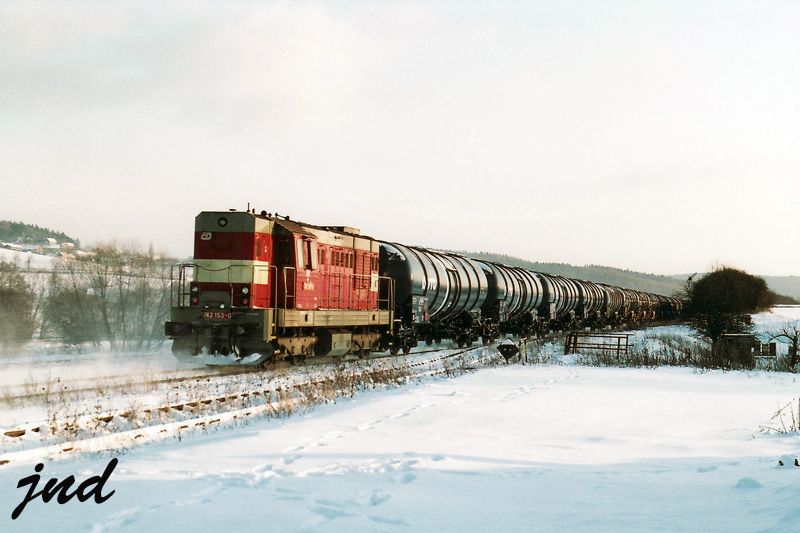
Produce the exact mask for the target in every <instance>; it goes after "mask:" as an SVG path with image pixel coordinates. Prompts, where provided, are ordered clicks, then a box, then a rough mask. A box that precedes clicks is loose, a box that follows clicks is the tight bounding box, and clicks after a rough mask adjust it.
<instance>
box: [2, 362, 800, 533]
mask: <svg viewBox="0 0 800 533" xmlns="http://www.w3.org/2000/svg"><path fill="white" fill-rule="evenodd" d="M798 394H800V385H798V384H797V383H796V380H795V376H794V375H790V374H778V373H765V372H755V373H741V372H705V373H703V372H698V371H695V370H691V369H683V368H669V369H667V368H664V369H656V370H653V369H614V368H588V367H574V366H553V365H535V366H520V365H512V366H508V367H505V366H503V367H498V368H488V369H482V370H479V371H476V372H474V373H471V374H467V375H464V376H461V377H459V378H455V379H439V380H434V381H429V382H425V383H422V384H419V385H413V386H406V387H403V388H399V389H394V390H389V391H375V392H364V393H361V394H359V395H357V396H356V397H355V398H354V399H350V400H340V401H338V402H337V403H336V404H329V405H323V406H318V407H316V408H314V409H312V410H311V411H309V412H307V413H306V414H303V415H296V416H294V417H290V418H287V419H283V420H277V421H276V420H252V421H249V423H248V424H247V425H239V426H238V427H227V428H220V429H219V430H213V431H212V430H209V431H210V434H209V433H201V432H199V433H195V434H188V435H183V437H182V440H180V441H178V440H171V441H167V442H162V443H158V444H151V445H147V446H143V447H137V448H133V449H131V450H130V451H128V452H127V453H124V454H122V455H117V456H118V457H119V459H120V463H119V466H118V467H117V470H116V471H115V472H114V474H113V475H112V477H111V481H110V482H109V486H108V489H113V490H116V493H115V494H114V496H113V497H112V498H111V499H110V500H108V501H107V502H106V503H104V504H102V505H99V506H98V505H96V504H94V503H91V502H88V503H78V502H77V501H73V502H70V503H68V504H65V505H56V504H55V502H51V503H50V504H43V503H41V502H40V501H37V502H34V503H32V504H30V505H29V506H28V508H27V509H26V510H25V512H24V513H23V515H22V516H21V517H20V518H19V519H18V520H16V521H14V522H12V521H11V520H10V512H11V509H12V508H13V507H14V506H16V504H17V503H18V502H19V501H20V500H21V498H22V496H23V494H22V491H21V490H17V489H16V488H15V487H16V481H17V480H18V479H20V478H22V477H24V476H26V475H28V474H30V473H32V464H16V465H6V466H5V467H3V468H2V469H0V502H2V506H1V508H0V523H2V524H3V529H4V530H5V531H15V530H19V531H22V530H25V531H55V530H65V531H116V530H120V531H177V530H181V531H184V530H197V531H223V530H227V529H230V528H235V529H236V530H237V531H300V530H325V531H362V530H366V531H434V530H438V531H483V530H486V529H489V528H491V529H495V530H497V531H531V530H539V531H554V530H559V531H570V530H593V531H598V530H599V531H620V530H626V531H642V530H646V529H658V530H662V531H684V530H692V531H757V530H765V529H770V530H785V531H795V530H797V529H798V528H800V508H799V507H798V506H797V501H798V498H799V497H800V468H795V467H794V466H787V467H783V468H781V467H778V466H777V463H778V459H779V457H781V456H782V455H784V454H790V455H791V454H797V453H798V452H800V449H799V447H800V441H799V440H798V438H797V436H796V435H791V436H784V435H775V434H766V433H762V432H760V431H759V428H760V426H762V425H768V424H771V422H770V417H771V416H772V414H773V413H774V412H775V410H776V409H777V408H778V407H780V406H782V405H784V404H785V403H786V402H788V401H789V400H791V399H792V398H793V397H796V396H798ZM110 458H111V455H100V456H97V455H90V456H81V457H77V458H74V459H71V460H66V461H61V462H53V461H46V464H45V470H44V472H43V474H44V475H54V476H58V477H61V478H63V477H65V476H67V475H69V474H76V475H77V476H78V477H79V478H85V477H87V476H88V475H90V474H99V473H100V472H101V471H102V470H103V469H104V467H105V465H106V463H107V462H108V460H109V459H110Z"/></svg>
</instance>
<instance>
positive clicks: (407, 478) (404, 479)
mask: <svg viewBox="0 0 800 533" xmlns="http://www.w3.org/2000/svg"><path fill="white" fill-rule="evenodd" d="M416 479H417V475H416V474H412V473H411V472H406V473H405V474H403V475H401V476H397V477H396V478H395V480H396V481H397V482H399V483H403V484H404V485H407V484H409V483H411V482H412V481H414V480H416Z"/></svg>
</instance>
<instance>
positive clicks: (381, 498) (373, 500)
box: [369, 489, 391, 507]
mask: <svg viewBox="0 0 800 533" xmlns="http://www.w3.org/2000/svg"><path fill="white" fill-rule="evenodd" d="M389 498H391V496H390V495H389V494H387V493H385V492H384V491H382V490H380V489H378V490H373V491H372V495H371V496H370V497H369V504H370V505H371V506H373V507H375V506H377V505H380V504H382V503H383V502H385V501H386V500H388V499H389Z"/></svg>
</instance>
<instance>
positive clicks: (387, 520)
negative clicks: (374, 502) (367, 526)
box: [368, 515, 409, 526]
mask: <svg viewBox="0 0 800 533" xmlns="http://www.w3.org/2000/svg"><path fill="white" fill-rule="evenodd" d="M368 518H369V519H370V520H372V521H373V522H377V523H379V524H388V525H392V526H408V525H409V523H408V522H406V521H405V520H403V519H402V518H386V517H384V516H374V515H370V516H369V517H368Z"/></svg>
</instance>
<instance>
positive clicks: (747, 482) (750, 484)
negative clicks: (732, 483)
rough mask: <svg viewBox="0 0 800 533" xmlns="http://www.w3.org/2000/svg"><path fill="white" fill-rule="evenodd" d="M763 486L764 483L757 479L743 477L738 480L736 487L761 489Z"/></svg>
mask: <svg viewBox="0 0 800 533" xmlns="http://www.w3.org/2000/svg"><path fill="white" fill-rule="evenodd" d="M763 486H764V485H762V484H761V483H759V482H758V481H756V480H755V479H753V478H751V477H743V478H742V479H740V480H739V481H738V482H736V488H737V489H747V490H749V489H760V488H762V487H763Z"/></svg>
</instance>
